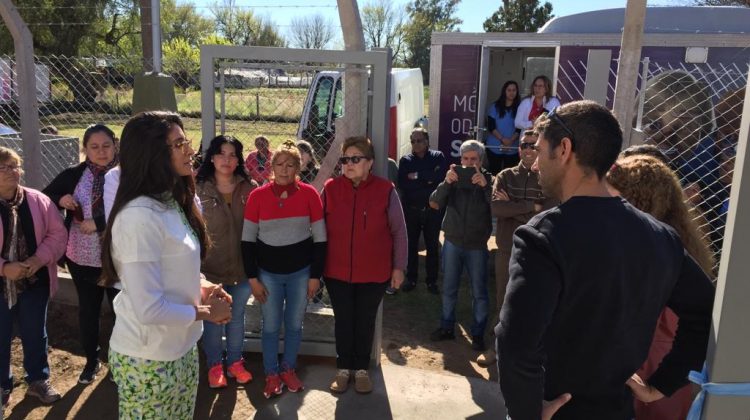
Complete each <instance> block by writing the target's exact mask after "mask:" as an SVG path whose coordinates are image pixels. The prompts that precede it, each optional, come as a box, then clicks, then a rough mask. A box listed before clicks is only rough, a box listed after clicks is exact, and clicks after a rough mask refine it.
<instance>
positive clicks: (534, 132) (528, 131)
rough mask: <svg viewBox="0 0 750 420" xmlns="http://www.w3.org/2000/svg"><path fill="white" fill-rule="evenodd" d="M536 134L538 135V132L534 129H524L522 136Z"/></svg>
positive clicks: (534, 135)
mask: <svg viewBox="0 0 750 420" xmlns="http://www.w3.org/2000/svg"><path fill="white" fill-rule="evenodd" d="M538 135H539V134H538V133H537V132H536V131H534V130H525V131H524V132H523V136H522V137H526V136H530V137H536V136H538Z"/></svg>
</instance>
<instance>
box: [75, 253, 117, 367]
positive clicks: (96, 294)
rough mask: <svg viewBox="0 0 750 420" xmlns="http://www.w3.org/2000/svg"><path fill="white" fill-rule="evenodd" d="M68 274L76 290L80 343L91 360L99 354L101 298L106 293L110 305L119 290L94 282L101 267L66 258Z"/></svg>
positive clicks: (100, 271) (89, 360) (88, 359)
mask: <svg viewBox="0 0 750 420" xmlns="http://www.w3.org/2000/svg"><path fill="white" fill-rule="evenodd" d="M67 265H68V270H70V276H71V277H73V283H75V285H76V291H77V292H78V326H79V328H80V330H81V345H82V346H83V353H84V354H85V355H86V361H88V362H91V361H94V360H96V358H97V357H98V356H99V315H100V314H101V309H102V298H103V297H104V293H106V294H107V300H109V305H110V307H111V306H112V300H114V298H115V296H117V293H118V292H119V290H117V289H115V288H113V287H101V286H98V285H97V284H96V283H97V282H98V281H99V276H100V275H101V273H102V269H101V268H99V267H90V266H87V265H78V264H76V263H74V262H72V261H70V260H67Z"/></svg>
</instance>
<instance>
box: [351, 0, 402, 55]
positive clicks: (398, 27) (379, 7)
mask: <svg viewBox="0 0 750 420" xmlns="http://www.w3.org/2000/svg"><path fill="white" fill-rule="evenodd" d="M405 17H406V14H405V13H404V10H403V8H402V7H400V6H394V5H393V2H392V1H391V0H374V1H372V2H371V3H368V4H366V5H365V7H363V8H362V30H363V32H364V35H365V44H366V45H367V48H368V49H371V48H385V47H390V48H391V51H392V52H393V61H394V62H401V61H403V60H402V59H401V56H402V55H403V49H402V45H403V40H404V19H405Z"/></svg>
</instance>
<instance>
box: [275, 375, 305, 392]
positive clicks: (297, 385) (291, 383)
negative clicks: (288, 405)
mask: <svg viewBox="0 0 750 420" xmlns="http://www.w3.org/2000/svg"><path fill="white" fill-rule="evenodd" d="M280 376H281V381H282V382H284V385H286V387H287V388H289V391H290V392H297V391H302V390H303V389H305V385H304V384H303V383H302V381H300V380H299V378H298V377H297V374H296V373H294V369H287V370H285V371H283V372H281V375H280Z"/></svg>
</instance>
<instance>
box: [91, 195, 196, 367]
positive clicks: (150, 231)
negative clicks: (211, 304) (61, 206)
mask: <svg viewBox="0 0 750 420" xmlns="http://www.w3.org/2000/svg"><path fill="white" fill-rule="evenodd" d="M105 185H106V184H105ZM185 223H186V222H183V218H182V216H181V215H180V213H179V212H178V211H177V209H176V208H170V207H168V206H166V205H164V204H162V203H160V202H158V201H156V200H154V199H152V198H148V197H138V198H136V199H134V200H132V201H131V202H129V203H128V204H127V205H126V206H125V207H124V208H123V209H122V211H121V212H120V213H119V214H118V215H117V217H116V218H115V220H114V224H113V225H112V260H113V262H114V266H115V269H116V270H117V274H118V276H119V277H120V281H121V285H122V291H121V292H120V293H119V294H118V295H117V297H116V298H115V300H114V310H115V314H116V315H117V318H116V320H115V326H114V330H113V331H112V338H111V340H110V343H109V344H110V347H111V348H112V350H114V351H116V352H118V353H120V354H124V355H128V356H132V357H138V358H142V359H148V360H159V361H172V360H177V359H179V358H180V357H182V356H184V355H185V354H186V353H187V352H188V351H189V350H190V349H191V348H192V347H193V346H194V345H195V343H196V342H197V341H198V339H199V338H200V336H201V333H202V323H201V322H197V321H195V308H194V306H195V305H199V304H200V292H201V289H200V243H199V242H198V239H197V238H196V237H195V236H194V234H193V233H192V230H189V229H188V227H187V226H186V225H185Z"/></svg>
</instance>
